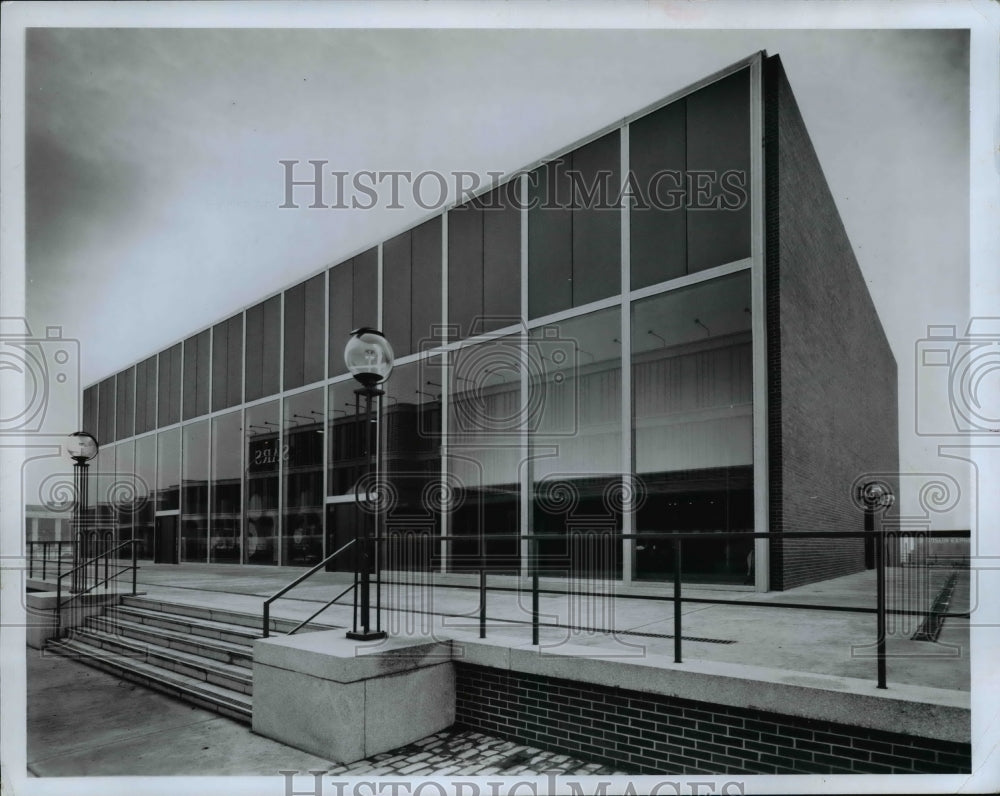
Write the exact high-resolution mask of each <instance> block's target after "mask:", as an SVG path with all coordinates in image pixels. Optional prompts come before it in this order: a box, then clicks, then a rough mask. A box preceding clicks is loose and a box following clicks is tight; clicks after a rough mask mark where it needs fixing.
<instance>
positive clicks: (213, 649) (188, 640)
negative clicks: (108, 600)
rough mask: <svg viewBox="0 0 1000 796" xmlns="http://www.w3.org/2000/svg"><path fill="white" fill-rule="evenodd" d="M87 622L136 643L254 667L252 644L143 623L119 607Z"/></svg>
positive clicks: (95, 627) (90, 625)
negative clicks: (156, 645)
mask: <svg viewBox="0 0 1000 796" xmlns="http://www.w3.org/2000/svg"><path fill="white" fill-rule="evenodd" d="M86 625H87V627H89V628H93V629H94V630H98V631H101V632H104V633H107V634H110V635H114V636H120V637H122V638H126V639H130V640H134V641H137V642H143V643H151V644H158V645H160V646H162V647H169V648H171V649H175V650H180V651H181V652H187V653H190V654H192V655H199V656H201V657H203V658H208V659H210V660H214V661H219V662H220V663H228V664H232V665H234V666H240V667H243V668H245V669H250V668H252V666H253V648H252V647H251V646H250V644H249V643H234V642H231V641H222V640H221V639H216V638H209V637H207V636H199V635H194V634H192V633H187V632H182V631H179V630H169V629H167V628H164V627H157V626H155V625H150V624H143V623H142V622H136V621H132V620H129V619H126V618H125V617H124V616H120V615H118V612H117V610H114V609H112V610H109V611H108V612H107V613H106V614H104V615H102V616H92V617H90V618H88V619H87V623H86Z"/></svg>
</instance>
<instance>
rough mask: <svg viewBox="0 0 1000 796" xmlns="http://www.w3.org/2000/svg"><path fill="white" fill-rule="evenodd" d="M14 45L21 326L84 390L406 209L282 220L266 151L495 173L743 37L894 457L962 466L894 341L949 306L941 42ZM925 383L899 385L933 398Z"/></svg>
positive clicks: (954, 41) (686, 39)
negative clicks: (798, 159)
mask: <svg viewBox="0 0 1000 796" xmlns="http://www.w3.org/2000/svg"><path fill="white" fill-rule="evenodd" d="M26 41H27V49H26V53H27V61H26V75H27V78H26V106H25V107H26V142H25V143H26V155H27V180H26V184H27V227H26V231H27V240H26V244H27V271H26V275H27V280H28V282H27V308H28V316H29V320H30V322H31V324H32V328H33V329H34V330H36V334H37V333H38V332H39V330H44V328H45V326H47V325H53V324H56V325H60V326H62V327H63V330H64V334H66V335H69V336H72V337H75V338H78V339H79V340H80V341H81V352H82V354H81V373H82V383H83V384H89V383H91V382H93V381H95V380H97V379H100V378H103V377H105V376H107V375H109V374H112V373H114V372H116V371H117V370H119V369H121V368H123V367H125V366H128V365H129V364H131V363H132V362H134V361H136V360H138V359H140V358H144V357H146V356H148V355H149V354H150V353H153V352H155V351H157V350H160V349H162V348H163V347H165V346H166V345H168V344H170V343H173V342H175V341H177V340H179V339H181V338H183V337H185V336H187V335H189V334H190V333H192V332H194V331H197V330H199V329H201V328H203V327H205V326H207V325H209V324H211V323H212V322H214V321H217V320H221V319H222V318H224V317H226V316H227V315H229V314H231V313H232V312H233V311H235V310H238V309H240V308H241V307H243V306H246V305H248V304H251V303H254V302H256V301H257V300H258V299H260V298H261V297H262V296H264V295H266V294H267V293H270V292H273V291H275V290H277V289H279V288H281V287H284V286H288V285H290V284H293V283H294V282H296V281H297V280H298V279H300V278H301V277H304V276H307V275H310V274H312V273H314V272H316V271H317V270H319V269H320V268H322V267H323V266H325V265H332V264H334V263H336V262H338V261H340V260H341V259H343V257H344V256H346V255H349V254H351V253H353V252H354V251H356V250H358V249H360V248H362V247H367V246H369V245H372V244H374V243H377V242H378V241H380V240H383V239H385V238H387V237H389V236H391V235H392V234H394V233H395V232H398V231H401V230H402V229H405V228H406V227H408V226H409V225H411V224H412V223H413V222H414V221H415V220H416V219H418V218H420V217H422V216H424V215H426V214H427V213H428V211H427V210H424V209H421V208H420V207H418V206H416V205H415V203H413V202H411V201H408V200H407V199H406V197H408V194H406V193H404V195H403V196H404V201H406V202H407V204H408V207H406V208H405V209H401V210H387V209H384V208H378V209H373V210H367V211H365V210H347V209H326V210H323V209H307V208H306V207H302V208H300V209H298V210H294V209H281V208H279V205H280V204H282V202H283V201H284V183H283V168H282V167H281V166H280V165H279V161H281V160H300V161H302V162H303V163H304V162H305V161H307V160H309V159H321V160H327V161H329V166H328V169H329V170H341V171H346V172H349V173H354V172H357V171H360V170H365V169H367V170H372V171H387V170H396V169H398V170H409V171H413V172H419V171H424V170H436V171H440V172H445V173H448V172H453V171H457V170H464V171H472V172H478V173H481V174H482V173H485V172H487V171H494V172H496V171H501V172H510V171H514V170H516V169H518V168H519V167H522V166H524V165H526V164H528V163H531V162H532V161H535V160H537V159H539V158H542V157H544V156H545V155H547V154H549V153H551V152H553V151H555V150H558V149H560V148H563V147H565V146H566V145H567V144H569V143H571V142H572V141H574V140H575V139H578V138H581V137H583V136H585V135H587V134H589V133H591V132H592V131H594V130H596V129H598V128H601V127H603V126H605V125H608V124H610V123H612V122H614V121H615V120H616V119H619V118H620V117H622V116H625V115H627V114H629V113H631V112H633V111H635V110H637V109H639V108H641V107H643V106H645V105H647V104H649V103H652V102H655V101H656V100H658V99H660V98H662V97H664V96H665V95H668V94H670V93H671V92H673V91H676V90H678V89H680V88H683V87H684V86H686V85H687V84H689V83H692V82H693V81H695V80H698V79H699V78H701V77H703V76H705V75H707V74H709V73H711V72H713V71H715V70H717V69H720V68H722V67H724V66H726V65H728V64H730V63H732V62H734V61H737V60H739V59H742V58H745V57H746V56H748V55H750V54H752V53H754V52H755V51H758V50H767V52H768V54H779V55H780V56H781V57H782V60H783V62H784V65H785V70H786V72H787V74H788V78H789V81H790V82H791V85H792V88H793V90H794V91H795V94H796V97H797V99H798V102H799V105H800V108H801V110H802V114H803V117H804V119H805V123H806V126H807V128H808V130H809V133H810V135H811V137H812V139H813V142H814V144H815V147H816V150H817V152H818V155H819V159H820V162H821V164H822V166H823V169H824V172H825V174H826V177H827V180H828V181H829V183H830V186H831V189H832V191H833V195H834V198H835V200H836V202H837V205H838V208H839V209H840V213H841V216H842V218H843V221H844V224H845V226H846V228H847V232H848V235H849V237H850V239H851V241H852V244H853V246H854V250H855V253H856V255H857V258H858V261H859V263H860V266H861V269H862V271H863V273H864V276H865V279H866V281H867V283H868V286H869V289H870V291H871V294H872V297H873V299H874V301H875V305H876V307H877V308H878V311H879V314H880V316H881V318H882V323H883V325H884V327H885V330H886V333H887V335H888V338H889V341H890V344H891V345H892V349H893V351H894V353H895V356H896V360H897V362H898V365H899V379H900V384H899V392H900V432H901V439H900V446H901V447H900V454H901V456H900V460H901V465H902V468H903V470H904V472H907V471H909V472H918V473H934V472H944V473H951V474H953V475H955V477H957V478H959V479H960V480H963V479H964V476H963V475H962V470H961V469H960V468H958V469H956V467H955V466H954V463H953V462H949V461H946V460H944V459H941V458H940V457H938V455H937V444H938V443H939V442H940V440H938V439H931V438H927V437H919V436H917V435H916V434H915V433H914V431H913V429H914V408H913V407H914V402H915V401H916V400H917V397H916V393H915V389H914V384H915V379H916V378H917V376H916V374H915V369H914V365H913V362H914V351H915V345H916V344H917V341H918V340H920V339H921V338H922V337H923V336H924V335H925V333H926V327H927V325H928V324H954V325H956V326H958V327H963V328H964V325H965V323H966V319H967V318H968V315H969V298H968V297H969V236H968V228H969V212H968V207H969V124H968V114H969V49H968V37H967V35H966V33H965V32H963V31H934V30H926V31H917V30H913V31H867V30H855V31H773V32H772V31H666V30H627V31H622V30H618V31H611V30H589V31H568V30H178V29H174V30H157V29H152V30H149V29H146V30H142V29H132V30H129V29H34V30H30V31H29V32H28V36H27V40H26ZM301 173H302V174H305V173H306V172H305V171H303V172H301ZM297 195H298V196H303V194H301V193H300V194H297ZM302 204H305V202H303V203H302ZM963 328H960V329H959V331H960V332H961V331H962V330H963ZM938 392H940V391H938ZM945 398H946V395H944V394H941V395H938V393H935V392H934V391H933V390H932V391H927V392H926V393H925V394H922V395H921V397H920V400H921V401H936V402H937V403H938V409H939V411H941V412H944V411H945V410H946V405H945ZM66 411H67V412H69V410H68V409H67V410H66ZM69 422H70V424H72V422H74V421H73V420H70V421H69ZM966 492H967V490H966ZM904 499H908V498H907V497H906V495H905V493H904ZM911 509H913V510H917V509H916V506H915V505H913V506H911ZM937 521H938V522H939V523H941V524H943V526H944V527H958V526H960V527H968V522H969V520H968V518H967V514H965V515H964V519H963V516H962V515H958V516H948V517H946V518H943V519H942V518H937Z"/></svg>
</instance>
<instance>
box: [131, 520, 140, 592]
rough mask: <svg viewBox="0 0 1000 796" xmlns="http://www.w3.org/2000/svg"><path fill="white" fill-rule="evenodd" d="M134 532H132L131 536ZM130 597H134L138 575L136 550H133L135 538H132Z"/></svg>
mask: <svg viewBox="0 0 1000 796" xmlns="http://www.w3.org/2000/svg"><path fill="white" fill-rule="evenodd" d="M134 533H135V531H133V534H134ZM131 547H132V596H133V597H135V593H136V588H135V587H136V577H137V575H138V574H139V567H138V564H137V561H136V558H137V556H136V549H135V536H134V535H133V536H132V545H131Z"/></svg>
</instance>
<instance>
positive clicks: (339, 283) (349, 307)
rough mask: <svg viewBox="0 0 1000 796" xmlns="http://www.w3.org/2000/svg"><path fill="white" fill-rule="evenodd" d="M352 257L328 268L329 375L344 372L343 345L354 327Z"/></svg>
mask: <svg viewBox="0 0 1000 796" xmlns="http://www.w3.org/2000/svg"><path fill="white" fill-rule="evenodd" d="M355 259H357V258H354V259H351V260H348V261H347V262H343V263H341V264H340V265H337V266H334V267H333V268H331V269H330V282H329V286H328V290H329V292H330V304H329V313H330V320H329V327H330V360H329V369H330V375H331V376H337V375H339V374H341V373H345V372H346V370H347V369H346V368H345V367H344V346H345V345H347V338H348V335H350V333H351V331H352V330H353V329H354V325H353V324H354V260H355Z"/></svg>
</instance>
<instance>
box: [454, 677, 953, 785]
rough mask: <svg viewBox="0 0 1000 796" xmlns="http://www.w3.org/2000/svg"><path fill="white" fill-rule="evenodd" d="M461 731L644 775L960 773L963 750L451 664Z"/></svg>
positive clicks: (861, 730) (921, 740)
mask: <svg viewBox="0 0 1000 796" xmlns="http://www.w3.org/2000/svg"><path fill="white" fill-rule="evenodd" d="M455 672H456V680H457V682H456V698H457V705H456V717H455V723H456V725H458V726H461V727H468V728H470V729H475V730H479V731H482V732H486V733H490V734H493V735H498V736H500V737H502V738H508V739H511V740H516V741H520V742H522V743H528V744H531V745H533V746H537V747H540V748H542V749H548V750H555V751H560V752H564V753H566V754H572V755H575V756H577V757H585V758H588V759H592V760H594V761H596V762H600V763H604V764H607V765H613V766H616V767H618V768H619V769H621V768H623V767H624V768H627V769H630V770H634V771H635V772H636V773H649V774H654V773H655V774H872V773H887V774H889V773H892V774H917V773H919V774H924V773H938V774H945V773H951V774H954V773H968V772H969V771H970V768H971V747H970V745H969V744H967V743H957V742H953V741H939V740H934V739H928V738H918V737H914V736H908V735H899V734H896V733H888V732H884V731H881V730H868V729H864V728H860V727H850V726H847V725H843V724H836V723H834V722H829V721H819V720H812V719H803V718H799V717H794V716H784V715H779V714H776V713H767V712H764V711H758V710H753V709H749V708H734V707H728V706H723V705H713V704H709V703H705V702H695V701H691V700H686V699H677V698H673V697H667V696H661V695H657V694H644V693H640V692H638V691H629V690H625V689H621V688H611V687H608V686H600V685H592V684H590V683H582V682H577V681H572V680H563V679H559V678H554V677H547V676H542V675H534V674H526V673H523V672H517V671H513V670H509V669H494V668H489V667H485V666H477V665H473V664H468V663H461V662H459V661H456V662H455Z"/></svg>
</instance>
